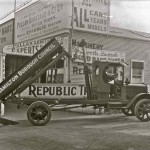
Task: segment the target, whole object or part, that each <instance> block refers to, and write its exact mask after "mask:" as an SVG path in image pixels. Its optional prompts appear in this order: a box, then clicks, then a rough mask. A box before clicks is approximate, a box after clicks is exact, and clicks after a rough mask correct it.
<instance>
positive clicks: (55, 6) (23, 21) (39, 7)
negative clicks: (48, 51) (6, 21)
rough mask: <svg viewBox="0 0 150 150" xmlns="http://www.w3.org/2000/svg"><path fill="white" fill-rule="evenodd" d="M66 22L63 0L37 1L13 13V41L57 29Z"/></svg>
mask: <svg viewBox="0 0 150 150" xmlns="http://www.w3.org/2000/svg"><path fill="white" fill-rule="evenodd" d="M66 24H67V11H66V5H65V4H64V1H63V0H50V1H48V0H45V1H42V0H41V1H37V2H35V3H34V4H32V5H30V6H28V7H26V8H24V9H22V10H21V11H18V12H17V13H16V14H15V43H18V42H21V41H26V40H29V39H32V38H36V37H40V36H43V35H47V34H49V33H51V32H54V31H58V30H60V29H62V28H65V27H66Z"/></svg>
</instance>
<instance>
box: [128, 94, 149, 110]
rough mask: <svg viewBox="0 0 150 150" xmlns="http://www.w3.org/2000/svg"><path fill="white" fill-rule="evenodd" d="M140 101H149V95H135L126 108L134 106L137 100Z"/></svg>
mask: <svg viewBox="0 0 150 150" xmlns="http://www.w3.org/2000/svg"><path fill="white" fill-rule="evenodd" d="M141 99H150V94H149V93H140V94H137V95H135V96H134V97H133V98H132V99H131V101H130V102H129V103H128V104H127V106H126V107H127V108H130V107H131V106H132V105H133V104H134V105H135V104H136V103H137V102H138V101H139V100H141Z"/></svg>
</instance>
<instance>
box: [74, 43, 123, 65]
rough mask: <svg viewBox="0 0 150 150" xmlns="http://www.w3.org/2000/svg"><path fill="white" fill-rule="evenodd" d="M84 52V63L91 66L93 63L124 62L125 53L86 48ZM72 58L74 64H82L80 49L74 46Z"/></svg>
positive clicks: (82, 58) (81, 51)
mask: <svg viewBox="0 0 150 150" xmlns="http://www.w3.org/2000/svg"><path fill="white" fill-rule="evenodd" d="M85 51H86V54H85V57H86V62H87V63H89V64H92V63H93V62H94V61H106V62H125V53H119V52H117V51H108V50H97V49H89V48H86V49H85ZM72 57H73V58H74V62H79V63H83V62H84V57H83V50H82V48H81V47H77V46H74V47H73V51H72Z"/></svg>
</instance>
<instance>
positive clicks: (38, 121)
mask: <svg viewBox="0 0 150 150" xmlns="http://www.w3.org/2000/svg"><path fill="white" fill-rule="evenodd" d="M27 118H28V120H29V121H30V122H31V123H32V124H33V125H35V126H42V125H45V124H46V123H47V122H48V121H49V120H50V119H51V110H50V107H49V106H48V104H47V103H45V102H42V101H37V102H34V103H32V104H31V105H30V106H29V107H28V110H27Z"/></svg>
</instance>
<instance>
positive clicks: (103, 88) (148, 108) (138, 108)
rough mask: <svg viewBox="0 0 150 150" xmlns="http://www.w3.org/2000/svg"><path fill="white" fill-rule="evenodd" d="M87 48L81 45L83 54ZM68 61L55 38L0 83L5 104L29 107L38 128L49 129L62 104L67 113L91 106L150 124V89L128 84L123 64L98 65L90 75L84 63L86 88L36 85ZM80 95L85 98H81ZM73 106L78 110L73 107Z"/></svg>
mask: <svg viewBox="0 0 150 150" xmlns="http://www.w3.org/2000/svg"><path fill="white" fill-rule="evenodd" d="M84 44H85V42H84V41H81V44H80V46H81V47H82V48H83V52H84V53H83V54H85V51H84ZM84 56H85V55H84ZM64 57H68V58H69V59H71V61H73V59H72V57H71V56H70V54H69V53H67V52H66V51H65V50H64V49H63V47H62V46H61V45H60V44H59V42H58V41H57V40H56V39H55V38H53V39H52V40H50V41H49V42H48V43H47V44H46V45H45V46H43V47H42V48H41V49H40V50H39V51H38V52H37V53H36V54H34V55H33V56H32V57H30V58H29V59H28V60H27V61H26V62H25V63H24V64H23V65H21V66H20V67H19V68H18V69H17V70H16V71H15V72H13V73H12V74H11V75H10V76H8V77H7V78H6V79H5V80H4V81H2V82H1V83H0V100H1V103H5V102H6V101H8V102H12V103H16V104H17V106H18V108H20V107H21V106H23V105H28V106H29V107H28V110H27V118H28V120H29V121H30V122H31V123H32V124H33V125H36V126H41V125H45V124H46V123H47V122H48V121H49V120H50V119H51V111H52V110H59V109H54V106H57V105H60V104H65V109H68V108H74V107H88V106H94V108H99V107H102V106H103V107H104V108H107V109H120V110H122V112H123V113H124V114H125V115H127V116H131V115H135V116H136V117H137V118H138V119H139V120H141V121H149V120H150V94H149V93H148V91H147V86H146V85H145V84H140V85H136V84H135V85H133V84H129V81H128V80H126V81H125V79H124V67H125V64H124V63H122V62H106V61H95V62H93V64H92V69H91V70H90V71H89V68H88V65H87V63H86V60H85V59H84V64H83V65H84V75H85V83H86V85H73V84H72V83H67V84H62V85H61V86H59V87H58V86H56V85H55V84H51V85H50V84H35V83H34V81H35V80H37V79H38V78H39V77H40V76H41V75H42V74H43V73H44V72H45V71H46V70H47V69H48V68H50V67H52V66H53V65H55V64H56V63H57V62H58V61H59V60H60V59H62V58H64ZM84 58H85V57H84ZM105 68H107V69H108V72H111V75H112V78H111V79H109V80H107V81H106V80H105V77H104V73H106V72H105ZM113 74H115V75H113ZM124 81H125V82H124ZM23 91H27V92H28V95H29V96H25V95H24V94H23V93H24V92H23ZM78 92H79V93H80V94H81V95H82V97H81V96H80V97H78V96H77V94H76V93H78ZM73 104H78V106H73V107H72V105H73ZM70 106H71V107H70ZM63 109H64V108H63Z"/></svg>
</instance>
